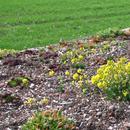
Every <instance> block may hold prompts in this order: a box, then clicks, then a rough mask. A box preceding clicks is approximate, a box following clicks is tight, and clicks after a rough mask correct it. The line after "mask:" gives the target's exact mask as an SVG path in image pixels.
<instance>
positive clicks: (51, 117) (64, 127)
mask: <svg viewBox="0 0 130 130" xmlns="http://www.w3.org/2000/svg"><path fill="white" fill-rule="evenodd" d="M22 130H76V127H75V123H74V122H73V121H72V120H69V119H67V118H66V117H65V116H63V115H62V113H61V111H56V110H50V111H49V110H48V111H43V112H38V113H36V114H35V115H34V116H33V117H32V118H31V119H30V120H28V122H27V123H26V124H25V125H23V127H22Z"/></svg>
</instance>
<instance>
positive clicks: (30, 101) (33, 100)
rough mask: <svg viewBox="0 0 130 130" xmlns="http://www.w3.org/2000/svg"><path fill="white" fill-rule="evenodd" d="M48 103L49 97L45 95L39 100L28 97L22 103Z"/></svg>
mask: <svg viewBox="0 0 130 130" xmlns="http://www.w3.org/2000/svg"><path fill="white" fill-rule="evenodd" d="M48 103H49V99H48V98H46V97H44V98H43V99H41V100H40V101H39V102H38V101H37V100H36V99H35V98H28V99H27V100H26V101H25V102H24V105H26V106H32V105H36V104H40V105H48Z"/></svg>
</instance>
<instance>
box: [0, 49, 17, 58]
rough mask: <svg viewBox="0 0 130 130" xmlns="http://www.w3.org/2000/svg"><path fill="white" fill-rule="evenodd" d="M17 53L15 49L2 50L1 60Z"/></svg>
mask: <svg viewBox="0 0 130 130" xmlns="http://www.w3.org/2000/svg"><path fill="white" fill-rule="evenodd" d="M15 53H16V51H15V50H13V49H9V50H8V49H0V59H2V58H3V57H4V56H7V55H8V54H11V55H13V54H15Z"/></svg>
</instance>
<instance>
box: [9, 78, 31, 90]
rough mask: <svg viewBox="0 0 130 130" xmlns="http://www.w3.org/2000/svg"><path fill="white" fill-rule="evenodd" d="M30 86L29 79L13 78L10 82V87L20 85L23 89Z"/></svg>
mask: <svg viewBox="0 0 130 130" xmlns="http://www.w3.org/2000/svg"><path fill="white" fill-rule="evenodd" d="M29 84H30V80H29V78H27V77H15V78H12V79H11V80H9V82H8V85H9V86H10V87H12V88H13V87H16V86H18V85H20V86H22V87H28V86H29Z"/></svg>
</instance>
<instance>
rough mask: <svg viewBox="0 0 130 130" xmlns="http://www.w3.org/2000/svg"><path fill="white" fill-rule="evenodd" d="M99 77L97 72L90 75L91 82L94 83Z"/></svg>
mask: <svg viewBox="0 0 130 130" xmlns="http://www.w3.org/2000/svg"><path fill="white" fill-rule="evenodd" d="M99 79H100V76H99V74H97V75H95V76H92V78H91V82H92V84H95V83H96V82H97V81H98V80H99Z"/></svg>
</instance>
